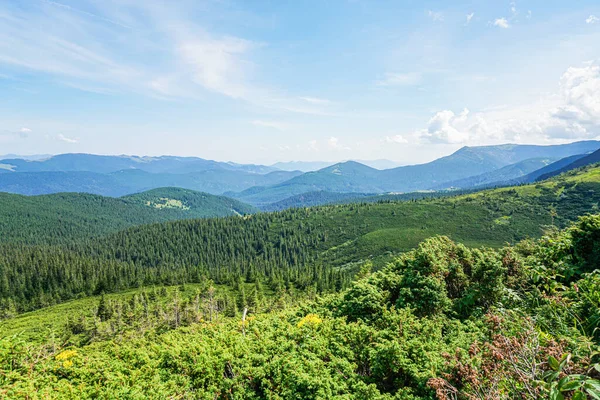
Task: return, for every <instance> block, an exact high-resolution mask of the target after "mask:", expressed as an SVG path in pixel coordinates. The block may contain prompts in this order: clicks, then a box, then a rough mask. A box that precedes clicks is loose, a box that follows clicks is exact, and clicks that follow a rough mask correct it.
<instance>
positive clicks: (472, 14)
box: [467, 12, 475, 25]
mask: <svg viewBox="0 0 600 400" xmlns="http://www.w3.org/2000/svg"><path fill="white" fill-rule="evenodd" d="M474 16H475V13H474V12H472V13H470V14H467V25H469V24H470V23H471V20H472V19H473V17H474Z"/></svg>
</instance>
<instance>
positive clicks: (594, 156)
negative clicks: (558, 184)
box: [536, 150, 600, 180]
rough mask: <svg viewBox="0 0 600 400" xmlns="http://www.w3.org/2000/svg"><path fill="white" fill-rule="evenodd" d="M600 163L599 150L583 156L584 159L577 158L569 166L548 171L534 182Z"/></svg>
mask: <svg viewBox="0 0 600 400" xmlns="http://www.w3.org/2000/svg"><path fill="white" fill-rule="evenodd" d="M598 162H600V150H597V151H595V152H593V153H591V154H588V155H585V156H584V157H579V158H577V159H576V160H573V162H571V163H570V164H567V165H566V166H563V167H561V168H557V169H555V170H553V171H549V172H545V173H543V174H540V175H539V176H538V177H537V178H536V180H544V179H548V178H551V177H553V176H556V175H559V174H562V173H563V172H567V171H571V170H574V169H576V168H581V167H584V166H586V165H590V164H595V163H598Z"/></svg>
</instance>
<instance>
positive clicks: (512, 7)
mask: <svg viewBox="0 0 600 400" xmlns="http://www.w3.org/2000/svg"><path fill="white" fill-rule="evenodd" d="M510 13H511V14H512V15H513V16H514V15H517V14H518V12H517V4H516V3H515V2H514V1H513V2H512V3H510Z"/></svg>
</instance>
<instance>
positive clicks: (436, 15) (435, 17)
mask: <svg viewBox="0 0 600 400" xmlns="http://www.w3.org/2000/svg"><path fill="white" fill-rule="evenodd" d="M427 15H428V16H429V18H431V20H432V21H434V22H443V21H444V14H442V13H441V12H439V11H432V10H428V11H427Z"/></svg>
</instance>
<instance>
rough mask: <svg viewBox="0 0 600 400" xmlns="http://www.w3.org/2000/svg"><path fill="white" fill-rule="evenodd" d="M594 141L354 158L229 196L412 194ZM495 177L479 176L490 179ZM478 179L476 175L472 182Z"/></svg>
mask: <svg viewBox="0 0 600 400" xmlns="http://www.w3.org/2000/svg"><path fill="white" fill-rule="evenodd" d="M599 148H600V142H598V141H583V142H575V143H570V144H565V145H553V146H535V145H514V144H506V145H499V146H480V147H463V148H461V149H460V150H458V151H456V152H455V153H453V154H451V155H449V156H446V157H442V158H439V159H437V160H434V161H432V162H429V163H426V164H420V165H411V166H403V167H397V168H392V169H386V170H382V171H380V170H376V169H374V168H370V167H367V166H365V165H362V164H360V163H357V162H354V161H348V162H344V163H338V164H334V165H332V166H329V167H326V168H323V169H320V170H318V171H314V172H307V173H305V174H303V175H300V176H297V177H295V178H292V179H290V180H288V181H285V182H282V183H279V184H276V185H272V186H270V187H263V188H251V189H247V190H246V191H243V192H240V193H237V194H231V196H233V197H235V198H238V199H240V200H242V201H244V202H247V203H250V204H254V205H256V206H258V207H263V206H265V205H266V204H271V203H276V202H278V201H281V200H284V199H286V198H289V197H292V196H295V195H299V194H302V193H307V192H313V191H327V192H357V193H387V192H403V193H406V192H414V191H420V190H430V189H432V188H441V187H448V184H449V183H451V182H455V181H458V180H462V179H466V178H471V177H474V176H479V175H481V174H485V173H491V172H492V171H496V170H499V169H501V168H503V167H507V166H509V165H514V164H517V163H522V162H525V161H526V160H532V159H535V160H538V161H531V162H527V163H525V164H521V165H517V166H515V167H513V168H508V169H507V170H504V171H499V172H498V174H499V175H498V177H499V178H501V177H506V176H509V177H510V176H514V175H520V174H522V173H524V172H525V171H530V170H531V169H532V168H534V169H535V167H536V166H537V167H539V166H541V164H540V163H543V162H545V161H540V159H541V160H554V159H556V160H558V159H560V158H564V157H568V156H572V155H575V154H582V153H586V152H591V151H595V150H597V149H599ZM494 179H495V178H494V177H493V176H485V177H483V180H484V181H493V180H494ZM475 181H477V179H476V180H475Z"/></svg>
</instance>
